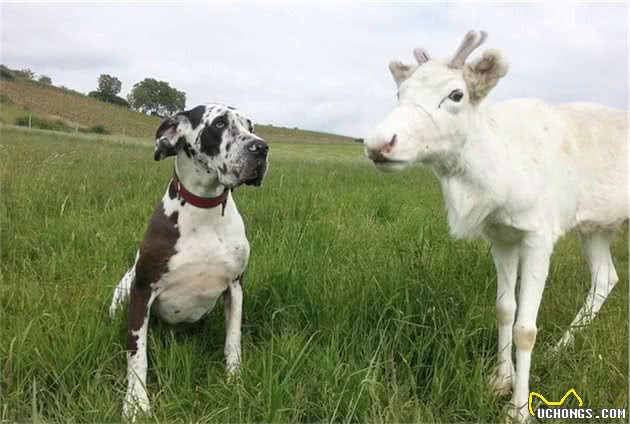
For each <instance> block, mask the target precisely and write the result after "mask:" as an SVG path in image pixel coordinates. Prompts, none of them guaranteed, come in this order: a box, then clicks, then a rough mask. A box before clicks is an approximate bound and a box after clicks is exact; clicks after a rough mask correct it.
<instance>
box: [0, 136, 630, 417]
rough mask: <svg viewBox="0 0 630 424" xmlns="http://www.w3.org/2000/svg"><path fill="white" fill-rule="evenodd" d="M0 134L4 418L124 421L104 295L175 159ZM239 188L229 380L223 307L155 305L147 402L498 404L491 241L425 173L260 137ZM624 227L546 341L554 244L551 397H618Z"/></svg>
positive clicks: (479, 412)
mask: <svg viewBox="0 0 630 424" xmlns="http://www.w3.org/2000/svg"><path fill="white" fill-rule="evenodd" d="M1 137H2V144H1V148H0V155H1V157H2V165H1V171H0V172H1V173H0V180H1V181H2V212H1V215H0V226H1V228H2V245H1V247H2V250H1V258H0V259H1V265H0V270H1V273H2V274H1V275H2V280H3V281H2V284H0V335H1V339H0V379H1V380H0V390H1V392H0V403H1V404H0V419H1V420H2V421H3V422H4V421H31V420H32V421H44V422H95V421H96V422H103V421H106V422H116V421H120V412H121V407H122V399H123V396H124V392H125V388H126V381H125V376H126V361H125V353H124V340H125V328H124V318H123V316H122V314H121V315H119V316H118V317H117V319H116V320H115V321H114V322H110V321H109V320H108V318H107V307H108V305H109V301H110V296H111V293H112V290H113V288H114V286H115V284H116V283H117V282H118V280H119V279H120V277H121V276H122V275H123V273H124V272H125V271H126V270H127V268H128V267H129V265H130V264H131V263H132V262H133V258H134V254H135V251H136V248H137V246H138V242H139V240H140V238H141V236H142V234H143V231H144V228H145V226H146V224H147V220H148V217H149V215H150V213H151V211H152V209H153V207H154V206H155V203H156V202H157V201H158V199H159V198H160V197H161V196H162V194H163V191H164V189H165V185H166V182H167V180H168V178H169V176H170V174H171V166H172V165H171V163H169V162H168V161H165V162H160V163H156V162H154V161H153V159H152V156H153V154H152V150H151V148H150V144H149V143H146V142H144V141H137V142H134V143H131V142H121V141H120V140H118V139H116V137H113V136H109V137H88V136H85V135H84V136H74V135H67V134H55V133H50V132H43V131H31V132H28V131H25V130H18V129H12V128H6V127H4V128H2V133H1ZM320 137H322V140H323V139H324V138H325V137H324V136H320ZM235 197H236V199H237V202H238V206H239V209H240V210H241V212H242V214H243V216H244V218H245V221H246V223H247V230H248V236H249V239H250V242H251V246H252V255H251V260H250V265H249V269H248V273H247V278H246V282H245V305H244V320H243V355H244V356H243V369H242V379H241V382H240V383H239V384H236V385H228V384H227V383H226V382H225V378H224V371H223V353H222V352H223V337H224V329H223V317H222V310H221V307H218V308H217V309H216V310H215V311H213V312H212V313H211V314H210V315H209V316H208V317H207V318H205V319H203V320H202V321H200V322H198V323H196V324H193V325H183V326H176V327H171V326H168V325H166V324H162V323H159V322H157V321H156V320H153V321H152V323H151V331H150V337H149V340H150V342H149V345H150V348H149V358H150V369H149V378H148V381H149V390H150V395H151V398H152V401H153V406H154V411H155V416H154V418H149V419H147V421H149V422H154V421H159V422H164V421H173V420H177V421H180V422H204V423H205V422H295V421H300V422H332V421H335V422H341V421H344V422H357V421H367V422H463V421H466V422H496V421H498V420H499V418H500V416H501V408H502V407H503V406H504V405H505V403H506V402H507V400H508V399H506V398H499V399H496V398H494V397H492V396H491V395H490V393H489V392H488V389H487V386H486V379H487V377H488V375H489V373H490V370H491V368H492V366H493V361H494V359H495V351H496V345H497V340H496V324H495V318H494V317H495V314H494V294H495V284H496V283H495V277H494V271H493V265H492V261H491V258H490V256H489V253H488V246H487V245H486V244H484V243H482V242H478V243H470V242H461V241H454V240H452V239H450V238H449V237H448V234H447V226H446V223H445V215H444V212H443V206H442V200H441V196H440V193H439V189H438V186H437V184H436V181H434V178H433V177H432V176H431V175H430V173H429V172H427V171H424V170H422V169H414V170H410V171H409V172H405V173H403V174H395V175H384V174H380V173H378V172H377V171H376V170H375V169H374V168H373V167H372V166H370V165H369V164H368V163H366V161H365V160H363V159H362V152H361V147H360V146H359V145H357V144H350V143H348V144H330V145H325V144H293V145H291V144H285V143H278V142H275V143H274V142H272V143H271V168H270V173H269V175H268V178H267V180H266V182H265V184H264V185H263V186H262V187H261V188H259V189H255V188H249V187H248V188H242V189H238V190H237V191H236V192H235ZM627 236H628V233H627V227H626V228H625V229H624V231H623V233H622V234H621V235H620V236H619V237H618V239H617V241H616V242H615V245H614V256H615V260H616V264H617V269H618V271H619V274H620V277H621V282H620V283H619V285H618V286H617V288H616V289H615V291H614V292H613V294H612V295H611V298H610V299H609V301H608V302H607V304H606V305H605V306H604V308H603V309H602V312H601V314H600V316H599V317H598V318H597V320H596V321H595V323H594V325H593V326H592V327H591V328H589V329H588V330H586V331H585V332H584V333H583V334H582V335H581V336H580V337H578V340H577V343H576V347H575V349H573V350H569V351H567V352H564V353H562V354H560V355H559V356H558V357H557V358H554V357H552V356H551V355H550V346H551V345H552V344H553V343H554V342H556V341H557V340H558V339H559V338H560V337H561V335H562V333H563V331H564V330H565V329H566V327H567V325H568V324H569V323H570V321H571V320H572V319H573V317H574V315H575V313H576V311H577V309H578V308H579V307H580V306H581V303H582V301H583V299H584V296H585V293H586V291H587V290H588V287H589V279H590V278H589V274H588V270H587V267H586V266H585V264H584V262H583V260H582V258H581V255H580V252H579V247H578V245H577V242H576V239H575V236H574V235H569V236H567V237H566V238H565V239H564V240H562V241H561V242H560V243H559V245H558V248H557V250H556V253H555V255H554V258H553V262H552V268H551V277H550V280H549V283H548V289H547V291H546V293H545V298H544V300H543V305H542V308H541V313H540V317H539V327H540V332H539V337H538V343H537V346H536V349H535V352H534V362H533V363H534V365H533V368H532V377H531V387H532V390H536V391H538V392H540V393H543V394H544V395H545V396H546V397H547V398H548V399H559V398H560V397H561V396H562V395H563V394H564V393H565V391H566V390H567V389H568V388H570V387H575V388H576V390H577V391H578V393H579V394H580V395H581V396H582V397H583V398H584V401H585V404H586V406H589V407H594V408H599V407H626V408H627V407H628V273H627V269H628V245H627V241H625V240H627Z"/></svg>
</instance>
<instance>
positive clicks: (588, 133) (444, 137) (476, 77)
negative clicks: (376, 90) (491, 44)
mask: <svg viewBox="0 0 630 424" xmlns="http://www.w3.org/2000/svg"><path fill="white" fill-rule="evenodd" d="M396 69H399V68H396ZM506 72H507V64H506V63H505V61H504V60H503V58H502V57H501V55H500V53H499V52H497V51H496V50H491V51H489V52H486V53H485V54H484V55H483V56H482V58H481V59H480V60H478V61H476V62H474V63H473V64H472V65H465V66H464V68H463V70H462V69H453V68H452V67H450V66H448V61H428V62H426V63H424V64H422V65H421V66H419V67H418V68H417V69H416V70H415V72H414V73H413V74H412V75H410V76H407V77H406V79H404V80H402V81H397V83H398V84H399V88H400V92H399V99H400V100H399V105H398V107H397V108H396V109H395V110H394V111H392V112H391V113H390V115H389V116H388V117H387V118H386V119H385V120H384V121H383V122H382V123H381V124H380V125H379V126H378V127H377V128H376V130H375V131H374V132H373V134H372V135H371V137H369V138H367V139H366V140H365V147H366V150H367V152H368V154H369V156H370V157H371V158H373V159H374V158H380V160H378V161H375V163H376V165H377V166H378V167H379V168H381V169H383V170H386V171H388V170H398V169H401V168H403V167H404V166H406V165H408V164H410V163H413V162H417V161H419V162H421V163H423V164H425V165H427V166H429V167H431V168H432V169H433V171H434V173H435V174H436V176H437V177H438V179H439V180H440V184H441V187H442V192H443V195H444V200H445V203H446V208H447V214H448V224H449V228H450V231H451V233H452V235H453V236H455V237H458V238H484V239H486V240H488V241H489V242H490V243H491V244H492V256H493V259H494V261H495V265H496V268H497V319H498V327H499V363H498V367H497V371H496V373H495V375H494V376H493V377H492V380H491V383H492V384H493V386H494V387H495V389H497V390H498V391H500V392H505V391H507V390H509V389H510V388H513V395H512V400H511V405H512V408H511V409H510V414H511V415H512V416H514V417H516V418H517V419H520V420H525V419H526V418H527V417H528V416H529V414H528V412H527V400H528V395H529V369H530V363H531V352H532V349H533V347H534V343H535V339H536V332H537V329H536V317H537V314H538V308H539V305H540V301H541V297H542V293H543V289H544V285H545V280H546V277H547V272H548V265H549V258H550V255H551V253H552V251H553V246H554V243H555V242H556V241H557V240H558V238H559V237H561V236H562V235H563V234H565V233H566V232H567V231H569V230H571V229H577V231H578V232H579V234H580V239H581V241H582V244H583V247H584V251H585V254H586V257H587V260H588V262H589V264H590V267H591V273H592V284H593V287H592V289H591V292H590V293H589V294H588V296H587V301H586V303H585V305H584V307H583V308H582V310H580V312H579V313H578V316H577V317H576V318H575V320H574V321H573V324H572V328H571V330H569V331H568V332H567V333H566V334H565V336H564V337H563V339H562V340H561V344H565V343H569V342H571V341H572V339H573V331H574V330H575V328H577V327H578V326H583V325H585V324H588V323H589V322H590V321H591V320H592V319H593V317H594V316H595V314H596V313H597V312H598V310H599V309H600V307H601V306H602V304H603V302H604V300H605V299H606V297H607V296H608V294H609V293H610V291H611V290H612V287H613V286H614V285H615V283H616V282H617V280H618V277H617V274H616V272H615V269H614V266H613V263H612V259H611V256H610V250H609V247H610V243H611V240H612V233H613V230H614V229H615V228H616V227H618V226H619V225H620V224H621V223H622V222H624V221H625V220H627V219H628V163H627V161H628V140H627V134H628V124H627V122H628V115H627V113H626V112H622V111H617V110H613V109H609V108H607V107H604V106H601V105H591V104H567V105H561V106H551V105H548V104H546V103H544V102H542V101H539V100H530V99H521V100H512V101H507V102H502V103H497V104H485V103H483V102H482V100H483V98H484V97H485V95H486V94H487V93H488V91H489V90H490V89H491V88H492V87H494V85H496V83H497V81H498V79H499V78H501V77H502V76H503V75H505V73H506ZM393 74H394V78H395V79H396V78H398V77H400V76H401V75H402V76H403V78H405V76H404V74H402V73H400V72H398V73H394V72H393ZM453 90H462V91H463V92H464V93H465V95H464V97H463V99H462V100H461V101H459V102H456V101H452V100H450V99H449V98H448V95H449V93H451V92H452V91H453ZM440 102H442V103H441V105H440V106H439V107H438V104H439V103H440ZM394 135H396V137H395V140H396V144H395V146H394V147H393V148H392V147H391V140H392V137H393V136H394ZM386 146H387V149H385V147H386ZM388 161H392V162H388ZM393 161H395V162H393ZM519 267H520V268H519ZM517 271H520V275H521V289H520V292H519V295H518V299H519V302H518V312H517V308H516V298H515V286H516V278H517ZM515 314H516V316H515ZM512 344H514V346H515V347H516V367H514V365H513V363H512ZM514 369H515V370H516V372H515V373H513V370H514Z"/></svg>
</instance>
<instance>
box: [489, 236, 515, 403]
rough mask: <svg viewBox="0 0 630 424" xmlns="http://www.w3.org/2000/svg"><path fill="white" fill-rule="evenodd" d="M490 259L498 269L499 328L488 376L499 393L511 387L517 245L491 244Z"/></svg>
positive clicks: (497, 304)
mask: <svg viewBox="0 0 630 424" xmlns="http://www.w3.org/2000/svg"><path fill="white" fill-rule="evenodd" d="M491 252H492V258H493V260H494V265H495V267H496V270H497V303H496V306H497V327H498V330H499V346H498V363H497V367H496V369H495V371H494V374H493V375H492V377H491V378H490V387H491V388H492V390H493V391H494V392H495V393H496V394H498V395H504V394H508V393H509V392H510V391H511V390H512V382H513V376H514V364H513V362H512V327H513V326H514V314H515V312H516V298H515V293H514V289H515V287H516V276H517V271H518V252H519V247H518V245H517V244H503V243H493V244H492V250H491Z"/></svg>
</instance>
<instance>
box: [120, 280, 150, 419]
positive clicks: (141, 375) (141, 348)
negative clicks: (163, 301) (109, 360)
mask: <svg viewBox="0 0 630 424" xmlns="http://www.w3.org/2000/svg"><path fill="white" fill-rule="evenodd" d="M155 296H156V293H154V292H153V291H152V290H151V287H150V286H149V285H148V284H147V285H139V284H136V283H134V284H133V285H132V287H131V290H130V292H129V312H128V317H127V396H126V398H125V403H124V405H123V415H124V416H125V417H127V418H129V419H131V420H134V419H135V417H136V415H138V414H148V413H149V412H150V409H151V406H150V403H149V396H148V395H147V391H146V383H147V331H148V329H149V311H150V310H151V304H152V303H153V300H154V299H155Z"/></svg>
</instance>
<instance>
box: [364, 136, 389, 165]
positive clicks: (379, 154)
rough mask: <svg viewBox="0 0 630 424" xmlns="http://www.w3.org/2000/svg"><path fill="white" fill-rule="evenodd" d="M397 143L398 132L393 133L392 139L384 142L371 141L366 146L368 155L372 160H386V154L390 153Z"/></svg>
mask: <svg viewBox="0 0 630 424" xmlns="http://www.w3.org/2000/svg"><path fill="white" fill-rule="evenodd" d="M395 145H396V134H394V135H392V137H391V139H389V140H388V141H385V142H384V143H383V142H377V143H370V144H369V145H367V144H366V146H365V147H366V150H367V155H368V157H369V158H370V159H371V160H373V161H376V162H378V161H379V160H385V155H387V154H388V153H390V152H391V151H392V149H393V148H394V146H395Z"/></svg>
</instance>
